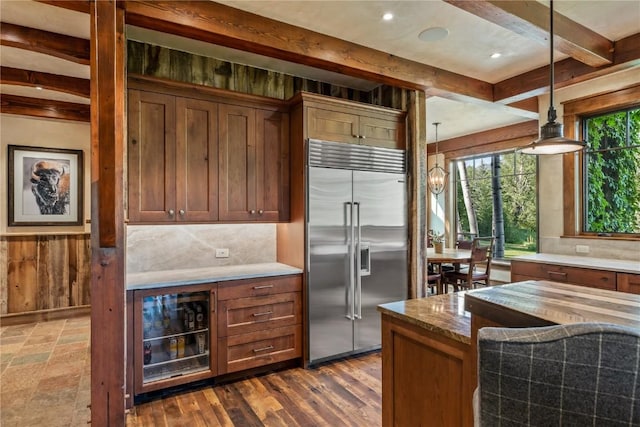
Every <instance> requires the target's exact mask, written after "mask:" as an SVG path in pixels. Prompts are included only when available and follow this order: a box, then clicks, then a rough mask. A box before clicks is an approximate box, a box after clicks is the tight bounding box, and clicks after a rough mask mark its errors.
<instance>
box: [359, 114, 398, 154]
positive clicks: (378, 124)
mask: <svg viewBox="0 0 640 427" xmlns="http://www.w3.org/2000/svg"><path fill="white" fill-rule="evenodd" d="M358 134H359V135H360V136H361V138H360V144H363V145H371V146H374V147H384V148H398V149H402V150H404V148H405V129H404V121H402V120H398V119H396V118H395V117H392V118H388V119H386V118H378V117H367V116H360V130H359V132H358Z"/></svg>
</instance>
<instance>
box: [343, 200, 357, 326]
mask: <svg viewBox="0 0 640 427" xmlns="http://www.w3.org/2000/svg"><path fill="white" fill-rule="evenodd" d="M345 209H346V211H347V212H346V214H347V215H346V216H347V219H348V221H349V238H348V242H347V252H348V253H347V255H348V256H349V280H348V281H347V284H346V288H345V309H346V314H345V317H346V318H347V319H349V320H353V319H354V317H355V313H354V311H355V308H354V301H353V276H354V274H355V269H356V267H355V260H354V256H353V254H354V251H353V249H354V248H353V243H354V237H355V226H354V222H353V210H354V209H353V204H352V203H351V202H345Z"/></svg>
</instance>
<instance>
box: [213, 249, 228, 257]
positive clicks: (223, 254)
mask: <svg viewBox="0 0 640 427" xmlns="http://www.w3.org/2000/svg"><path fill="white" fill-rule="evenodd" d="M216 258H229V248H223V249H216Z"/></svg>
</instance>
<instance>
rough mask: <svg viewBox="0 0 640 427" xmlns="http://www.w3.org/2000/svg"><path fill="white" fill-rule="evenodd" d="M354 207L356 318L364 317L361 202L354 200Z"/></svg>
mask: <svg viewBox="0 0 640 427" xmlns="http://www.w3.org/2000/svg"><path fill="white" fill-rule="evenodd" d="M353 205H354V207H355V208H356V210H357V214H356V221H357V222H356V229H357V233H358V240H357V242H356V253H355V255H356V256H355V258H356V292H355V305H356V309H357V313H356V314H355V316H354V317H355V318H356V319H362V247H361V240H362V230H361V229H360V202H353Z"/></svg>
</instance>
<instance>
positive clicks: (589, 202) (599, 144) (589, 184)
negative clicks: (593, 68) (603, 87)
mask: <svg viewBox="0 0 640 427" xmlns="http://www.w3.org/2000/svg"><path fill="white" fill-rule="evenodd" d="M582 125H583V129H582V132H583V133H582V134H583V135H584V137H585V141H586V142H587V149H586V152H585V155H584V156H583V176H584V189H585V191H584V193H583V194H584V203H583V206H584V212H583V214H584V219H583V224H584V231H585V232H588V233H602V234H605V235H608V234H614V233H615V234H618V233H623V234H636V233H640V107H635V108H629V109H625V110H619V111H614V112H609V113H606V114H600V115H597V116H591V117H586V118H583V120H582Z"/></svg>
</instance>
